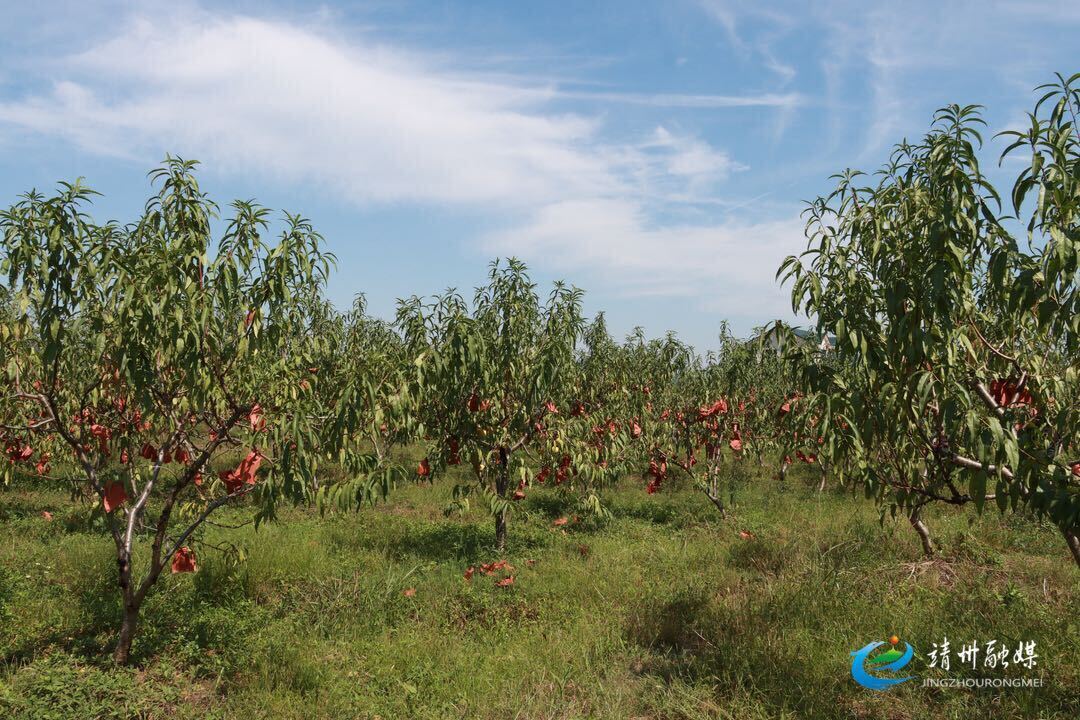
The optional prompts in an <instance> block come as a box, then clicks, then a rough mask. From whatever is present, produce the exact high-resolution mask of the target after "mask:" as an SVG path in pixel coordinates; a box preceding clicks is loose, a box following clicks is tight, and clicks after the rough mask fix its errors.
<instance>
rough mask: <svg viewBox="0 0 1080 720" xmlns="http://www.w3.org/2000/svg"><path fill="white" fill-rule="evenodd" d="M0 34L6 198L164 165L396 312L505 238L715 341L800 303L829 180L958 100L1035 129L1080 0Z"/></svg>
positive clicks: (73, 7) (343, 301)
mask: <svg viewBox="0 0 1080 720" xmlns="http://www.w3.org/2000/svg"><path fill="white" fill-rule="evenodd" d="M0 22H2V24H3V26H4V27H6V28H7V29H8V32H6V33H4V36H3V38H2V39H0V203H3V204H5V205H6V204H9V203H10V202H12V201H14V200H15V198H16V196H17V195H18V194H19V193H22V192H24V191H26V190H28V189H30V188H32V187H36V188H39V189H46V188H51V187H52V186H53V185H54V184H55V182H56V181H57V180H61V179H74V178H76V177H80V176H82V177H85V178H86V179H87V181H88V182H89V184H90V185H91V186H92V187H94V188H95V189H97V190H99V191H101V192H103V193H105V196H104V197H103V198H101V199H100V200H98V201H97V202H95V206H94V208H93V211H92V214H93V215H94V216H95V217H96V218H98V219H100V220H105V219H110V218H116V219H120V220H125V221H126V220H130V219H132V218H134V217H135V215H136V213H137V212H138V211H139V209H140V208H141V206H142V204H143V202H144V201H145V198H146V196H147V194H148V192H149V187H148V185H147V180H146V172H147V171H148V170H149V169H150V168H151V167H153V166H154V165H155V164H156V163H157V162H158V161H159V160H160V159H161V158H162V157H163V155H164V154H165V153H166V152H172V153H174V154H179V155H181V156H183V157H190V158H198V159H199V160H201V161H202V162H203V164H204V167H203V170H202V172H201V182H202V184H203V187H204V189H205V190H207V191H208V192H209V193H210V194H211V196H212V197H214V198H215V199H216V200H218V201H219V202H220V203H221V204H223V205H224V204H225V203H227V202H228V201H229V200H231V199H233V198H252V197H254V198H257V199H258V200H259V201H260V202H262V204H264V205H267V206H269V207H272V208H277V209H287V210H290V211H294V212H301V213H303V214H304V215H306V216H307V217H309V218H311V219H312V220H313V222H314V223H315V225H316V227H317V228H318V229H319V230H320V231H321V232H322V233H323V235H324V236H325V237H326V239H327V243H328V246H329V248H330V249H331V250H332V251H333V252H335V253H336V254H337V256H338V258H339V266H338V271H337V273H336V275H335V277H334V279H333V281H332V284H331V288H330V290H331V295H332V297H333V298H334V300H335V301H336V302H338V304H339V305H341V306H345V305H347V304H348V303H349V302H350V300H351V298H352V296H353V295H354V294H355V293H358V292H363V293H365V294H366V295H367V296H368V299H369V307H370V309H371V310H372V311H373V312H374V313H375V314H378V315H382V316H384V317H390V316H392V314H393V311H394V306H395V299H396V298H398V297H403V296H408V295H412V294H431V293H433V292H436V291H439V290H441V289H443V288H446V287H451V286H453V287H458V288H462V289H471V288H472V287H473V286H475V285H476V284H478V283H479V282H481V281H482V280H483V277H484V273H485V271H486V266H487V263H488V262H489V260H490V259H492V258H494V257H496V256H505V255H511V254H513V255H517V256H519V257H522V258H523V259H525V260H526V261H527V262H528V264H529V265H530V267H531V268H532V269H533V274H534V277H535V279H537V280H538V281H540V282H542V283H544V284H546V283H547V282H549V281H550V280H552V279H555V278H564V279H566V280H567V281H569V282H572V283H573V284H575V285H578V286H579V287H582V288H584V289H585V290H586V291H587V293H586V306H587V310H588V311H589V312H590V313H591V312H595V311H597V310H605V311H606V312H607V314H608V318H609V323H610V326H611V328H612V330H613V331H614V332H616V333H617V334H620V335H621V334H623V333H626V332H628V331H629V330H630V329H631V328H633V327H634V326H635V325H642V326H644V327H645V329H646V331H647V332H648V333H649V334H650V335H657V334H660V333H663V332H665V331H667V330H675V331H677V332H678V333H679V334H680V335H681V336H682V337H684V338H685V339H687V340H689V341H690V342H692V343H694V344H695V345H696V346H698V347H699V348H702V349H705V348H709V347H714V346H715V345H716V336H717V332H718V329H719V325H720V322H721V321H722V320H724V319H727V320H729V321H730V322H731V324H732V327H733V328H734V330H735V331H736V332H737V333H739V334H746V333H748V332H749V331H750V330H751V328H753V327H754V326H757V325H760V324H764V323H765V322H768V321H769V320H772V319H775V318H777V317H783V318H786V319H789V318H790V309H789V301H788V293H787V292H786V291H785V290H784V289H783V288H780V287H778V286H777V285H776V283H775V282H774V280H773V277H774V274H775V271H776V268H777V266H778V265H779V263H780V261H781V260H782V259H783V257H784V256H786V255H788V254H791V253H796V252H798V251H800V250H801V249H802V248H803V247H804V240H803V237H802V223H801V222H800V220H799V212H800V210H801V208H802V202H803V201H804V200H807V199H810V198H813V197H815V196H816V195H818V194H820V193H823V192H827V191H828V190H829V189H830V183H829V180H828V176H829V175H830V174H832V173H834V172H837V171H840V170H842V169H843V168H845V167H858V168H862V169H866V170H873V169H874V168H876V167H878V166H879V165H880V163H881V162H882V161H884V160H885V158H886V157H887V154H888V149H889V147H890V146H891V145H892V144H893V143H894V142H896V141H897V140H899V139H901V138H903V137H905V136H906V137H917V136H919V135H921V134H922V133H923V132H925V130H926V128H927V126H928V123H929V120H930V117H931V114H932V112H933V110H934V109H935V108H937V107H939V106H941V105H943V104H945V103H949V102H963V103H981V104H984V105H986V106H987V110H986V118H987V120H988V121H989V122H990V123H991V127H992V128H993V129H994V130H1001V129H1005V128H1007V127H1011V126H1014V125H1016V124H1018V123H1021V122H1023V119H1024V113H1025V112H1026V111H1027V110H1028V109H1029V107H1030V105H1031V104H1032V98H1033V93H1032V88H1033V87H1034V86H1036V85H1038V84H1040V83H1042V82H1046V81H1048V80H1049V79H1051V74H1052V73H1053V72H1054V71H1061V72H1063V73H1072V72H1075V71H1077V70H1080V67H1077V62H1078V60H1080V54H1078V52H1077V51H1078V50H1080V41H1078V40H1077V38H1080V2H1075V0H1070V1H1068V2H1065V1H1061V2H1057V1H1051V0H1045V1H1043V2H1028V3H1021V2H1012V3H1008V2H1003V3H994V2H962V1H949V2H941V1H940V0H938V1H936V2H903V3H901V2H887V3H875V2H846V1H842V0H824V1H821V2H814V3H803V2H787V3H785V2H753V3H750V2H747V3H738V2H726V1H724V0H668V1H667V2H655V3H654V2H644V1H642V2H628V1H627V0H622V1H618V0H611V1H606V2H584V1H581V2H535V3H521V2H480V1H474V2H464V1H462V2H449V1H444V2H408V1H405V2H380V1H373V2H359V1H357V2H336V3H326V4H321V5H320V4H315V3H308V2H268V1H263V2H255V1H253V0H245V1H242V2H204V3H201V4H200V3H195V2H185V1H184V0H180V1H179V2H177V1H173V2H168V3H159V2H155V1H144V2H121V1H118V0H103V1H99V2H94V3H85V2H54V1H52V0H38V1H37V2H33V3H25V4H24V3H16V2H13V1H12V0H0ZM999 150H1000V143H997V142H991V143H990V144H989V146H988V148H987V163H988V166H996V162H995V161H996V158H997V154H998V152H999ZM1014 171H1015V169H1014V168H1010V167H1009V166H1008V165H1006V166H1005V167H1004V168H1002V169H1001V170H995V171H994V173H995V179H997V180H998V181H999V182H1000V185H1001V186H1003V187H1005V186H1007V185H1008V184H1009V183H1011V177H1010V176H1011V174H1012V172H1014Z"/></svg>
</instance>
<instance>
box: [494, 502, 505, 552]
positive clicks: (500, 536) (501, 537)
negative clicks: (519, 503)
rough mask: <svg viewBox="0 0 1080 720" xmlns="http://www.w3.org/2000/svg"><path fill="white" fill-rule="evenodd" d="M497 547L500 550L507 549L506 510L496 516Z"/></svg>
mask: <svg viewBox="0 0 1080 720" xmlns="http://www.w3.org/2000/svg"><path fill="white" fill-rule="evenodd" d="M495 547H496V549H498V551H499V552H503V551H504V550H506V511H505V510H503V511H501V512H500V513H498V514H497V515H496V516H495Z"/></svg>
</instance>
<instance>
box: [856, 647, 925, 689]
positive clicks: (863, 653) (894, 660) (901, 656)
mask: <svg viewBox="0 0 1080 720" xmlns="http://www.w3.org/2000/svg"><path fill="white" fill-rule="evenodd" d="M884 644H885V642H884V641H883V640H875V641H874V642H872V643H867V645H866V646H865V647H862V648H860V649H858V650H856V651H854V652H853V653H851V655H852V660H851V677H853V678H854V679H855V682H857V683H859V684H860V685H862V686H863V687H864V688H869V689H870V690H888V689H889V688H891V687H892V686H893V685H899V684H900V683H902V682H907V681H908V680H911V677H899V678H898V677H879V676H878V675H871V674H870V672H869V671H873V672H875V673H882V672H884V673H895V672H898V671H900V670H903V669H904V667H905V666H906V665H907V664H908V663H909V662H911V658H912V657H914V655H915V650H914V648H912V647H911V645H909V644H907V643H904V650H903V652H901V651H900V649H899V648H898V647H897V645H899V644H900V638H898V637H896V636H895V635H893V636H892V637H891V638H889V645H891V646H892V647H890V648H889V649H888V650H886V651H885V652H883V653H878V654H877V655H875V656H874V657H870V655H871V653H873V652H874V651H875V650H877V649H878V648H879V647H881V646H882V645H884Z"/></svg>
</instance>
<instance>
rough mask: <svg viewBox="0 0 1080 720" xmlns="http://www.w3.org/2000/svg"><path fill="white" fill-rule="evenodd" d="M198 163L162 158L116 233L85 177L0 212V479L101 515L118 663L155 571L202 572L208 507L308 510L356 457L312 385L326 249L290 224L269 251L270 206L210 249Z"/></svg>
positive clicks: (242, 209) (248, 206)
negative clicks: (47, 483)
mask: <svg viewBox="0 0 1080 720" xmlns="http://www.w3.org/2000/svg"><path fill="white" fill-rule="evenodd" d="M194 167H195V163H193V162H186V161H183V160H180V159H177V158H167V159H166V162H165V164H164V166H163V167H161V168H160V169H158V170H156V171H154V172H153V173H152V174H151V176H152V178H153V182H154V183H156V184H157V185H158V186H159V191H158V192H157V194H156V195H154V196H153V197H152V198H151V199H150V200H149V202H148V203H147V205H146V211H145V214H144V215H143V216H142V217H141V218H139V220H138V221H137V222H135V223H133V224H131V225H127V226H123V227H122V226H119V225H117V224H114V223H110V224H105V225H96V224H94V223H93V222H92V221H91V220H90V219H89V218H88V217H87V216H86V215H85V214H84V212H83V208H84V207H85V205H86V203H87V202H88V201H89V199H90V198H91V196H92V194H93V193H92V192H91V191H90V190H88V189H87V188H85V187H84V186H83V185H82V184H81V183H79V182H76V183H74V184H63V185H61V187H60V191H59V193H58V194H57V195H56V196H54V197H51V198H45V197H43V196H41V195H39V194H37V193H33V192H32V193H30V194H28V195H26V196H24V198H23V199H22V200H21V201H20V202H18V203H16V204H15V205H14V206H13V207H11V208H10V209H9V210H7V211H5V212H3V213H0V232H2V240H0V271H2V273H3V275H4V278H5V282H6V286H5V288H4V295H5V297H6V298H7V300H6V305H7V307H8V311H7V312H6V313H4V314H3V315H0V339H2V340H3V342H2V344H0V348H2V349H0V353H2V357H0V368H3V372H4V390H3V392H2V393H0V433H2V434H3V440H4V444H5V445H6V448H7V450H8V452H7V454H8V455H9V458H10V459H11V460H12V463H11V464H5V465H0V474H2V476H3V479H4V480H5V481H6V482H7V481H10V480H11V479H12V478H13V477H16V476H17V474H16V473H15V469H16V468H27V469H29V468H33V467H35V466H36V471H37V472H38V473H39V474H41V475H43V476H45V477H47V478H53V479H55V480H56V481H57V482H60V483H69V484H70V485H71V486H72V487H73V488H74V489H75V490H76V491H77V492H78V493H79V494H81V495H82V496H83V497H85V498H87V499H90V500H92V501H94V502H95V503H97V504H98V505H99V507H100V510H101V512H103V514H104V517H105V519H106V522H107V526H108V532H109V534H110V536H111V538H112V540H113V543H114V545H115V552H116V563H117V565H116V573H117V582H118V585H119V589H120V598H121V615H122V621H121V624H120V628H119V633H118V638H117V644H116V650H115V653H114V657H115V659H116V661H117V662H119V663H125V662H127V661H128V659H129V657H130V653H131V647H132V641H133V638H134V637H135V633H136V627H137V623H138V618H139V611H140V609H141V607H142V605H143V602H144V600H145V599H146V597H147V594H148V593H149V592H150V591H151V590H152V588H153V587H154V586H155V584H156V583H157V581H158V579H159V577H160V575H161V573H162V572H163V571H165V570H166V569H167V568H171V570H172V572H189V571H193V570H194V569H195V568H196V557H195V553H194V551H193V550H192V549H191V546H192V545H193V544H194V541H195V540H196V539H197V533H198V531H199V529H200V527H201V526H202V524H203V523H204V522H205V521H206V520H207V518H208V517H209V516H210V515H211V514H212V513H213V512H214V511H215V510H217V509H218V508H220V507H222V506H224V505H225V504H227V503H230V502H236V501H238V500H239V499H240V498H243V497H245V496H251V497H253V498H254V499H255V501H256V502H257V503H258V504H259V506H260V510H259V515H258V517H259V519H263V518H267V517H270V516H272V515H273V510H274V505H275V503H276V502H277V501H278V500H280V499H282V498H291V499H295V500H304V499H308V498H310V497H312V495H313V493H314V492H315V482H314V480H315V475H316V472H317V471H318V469H319V464H318V462H319V458H320V457H325V456H326V455H327V454H331V455H334V454H336V455H337V457H338V458H339V459H341V460H343V461H344V460H346V459H347V458H349V457H352V456H355V455H356V454H357V453H358V451H357V449H356V448H357V445H356V443H355V442H354V441H353V439H352V437H351V434H350V433H349V432H347V430H348V428H344V429H343V426H342V424H341V423H340V422H338V420H337V417H338V414H339V413H338V412H336V411H339V410H340V407H339V406H338V403H335V402H333V401H332V400H330V401H324V402H320V401H319V400H318V396H317V395H316V394H315V393H313V392H312V385H313V383H315V382H316V379H317V376H316V375H314V374H313V373H312V372H311V368H313V367H316V361H315V358H316V357H317V356H318V355H319V354H320V353H321V352H322V350H323V348H322V346H321V344H322V343H323V339H322V337H323V336H322V335H321V334H320V333H319V332H312V327H313V323H314V322H315V321H316V316H315V315H314V314H313V312H312V311H313V308H318V307H319V306H320V302H321V293H322V289H323V286H324V284H325V281H326V277H327V274H328V272H329V271H330V267H331V263H332V260H333V258H332V256H330V255H328V254H326V253H325V252H324V251H323V250H322V249H321V238H320V237H319V235H318V234H317V233H316V232H315V231H314V230H313V229H312V227H311V225H310V224H309V223H308V222H307V221H306V220H304V219H303V218H301V217H298V216H292V215H286V218H285V229H284V230H283V231H282V233H281V235H280V237H279V238H278V241H277V243H276V244H274V245H268V244H267V243H266V242H265V241H264V240H263V234H264V233H265V232H266V231H267V227H268V216H269V213H268V211H267V210H265V209H263V208H261V207H259V206H257V205H255V204H254V203H250V202H236V203H233V206H232V209H233V214H232V217H231V218H230V219H229V221H228V222H227V225H226V227H225V231H224V234H223V236H222V237H221V239H220V242H218V243H213V242H212V240H211V220H212V218H214V217H215V215H216V211H217V208H216V207H215V206H214V205H213V203H211V202H210V201H209V200H208V199H207V198H206V197H205V195H204V194H203V193H202V192H201V191H200V189H199V186H198V183H197V182H196V178H195V176H194V174H193V170H194ZM300 339H302V340H303V341H302V342H301V341H299V340H300ZM237 456H238V457H239V458H240V459H239V462H237V461H236V460H235V459H230V458H235V457H237ZM223 463H227V465H226V466H225V467H224V469H221V470H220V471H219V472H218V473H216V474H215V473H213V472H212V468H213V467H215V466H217V467H221V466H222V464H223ZM354 464H355V463H354Z"/></svg>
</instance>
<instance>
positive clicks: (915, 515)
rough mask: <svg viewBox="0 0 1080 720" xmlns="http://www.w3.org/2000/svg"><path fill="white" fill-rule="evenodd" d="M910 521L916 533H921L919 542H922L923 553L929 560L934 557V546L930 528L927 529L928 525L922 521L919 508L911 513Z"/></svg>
mask: <svg viewBox="0 0 1080 720" xmlns="http://www.w3.org/2000/svg"><path fill="white" fill-rule="evenodd" d="M908 521H909V522H910V523H911V527H913V528H915V532H917V533H919V540H921V541H922V549H923V553H924V554H925V555H926V557H928V558H931V557H933V556H934V544H933V542H932V541H931V540H930V528H928V527H926V523H924V522H923V521H922V517H920V512H919V508H914V509H913V510H912V511H911V514H910V515H908Z"/></svg>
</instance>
